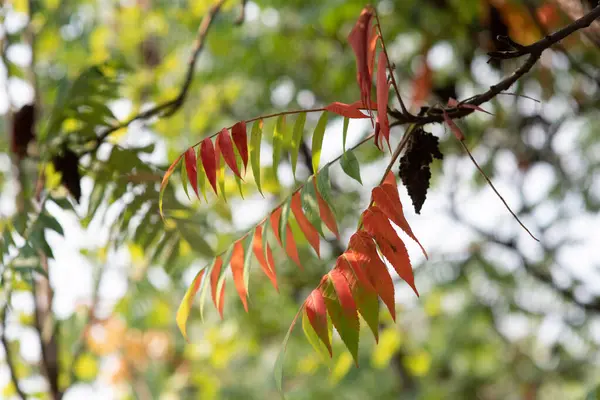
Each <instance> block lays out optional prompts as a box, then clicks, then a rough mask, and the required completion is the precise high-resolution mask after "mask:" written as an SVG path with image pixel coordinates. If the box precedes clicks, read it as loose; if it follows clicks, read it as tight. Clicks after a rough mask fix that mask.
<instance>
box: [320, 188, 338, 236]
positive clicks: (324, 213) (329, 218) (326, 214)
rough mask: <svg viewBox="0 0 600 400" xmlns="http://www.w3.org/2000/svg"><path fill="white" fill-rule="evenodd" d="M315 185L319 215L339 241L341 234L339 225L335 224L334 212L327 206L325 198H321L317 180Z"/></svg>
mask: <svg viewBox="0 0 600 400" xmlns="http://www.w3.org/2000/svg"><path fill="white" fill-rule="evenodd" d="M313 183H314V185H315V193H316V196H317V202H318V203H319V215H320V216H321V219H322V220H323V222H324V223H325V226H326V227H327V228H328V229H329V230H330V231H331V232H333V233H334V234H335V236H336V237H337V238H338V239H339V238H340V233H339V231H338V227H337V223H336V222H335V216H334V215H333V212H332V211H331V209H330V208H329V205H328V204H327V202H326V201H325V200H323V198H322V197H321V194H320V193H319V190H318V189H317V183H316V180H313Z"/></svg>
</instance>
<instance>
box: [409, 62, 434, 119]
mask: <svg viewBox="0 0 600 400" xmlns="http://www.w3.org/2000/svg"><path fill="white" fill-rule="evenodd" d="M431 81H432V73H431V69H430V68H429V65H428V64H427V55H426V54H425V55H424V56H423V63H422V64H421V67H420V68H419V71H418V72H417V75H416V76H415V79H414V80H413V95H412V105H413V107H414V108H419V107H421V105H423V103H424V102H425V101H426V100H427V98H428V97H429V94H430V93H431V86H432V84H431Z"/></svg>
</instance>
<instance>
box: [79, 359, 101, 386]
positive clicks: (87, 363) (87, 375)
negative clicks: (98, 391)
mask: <svg viewBox="0 0 600 400" xmlns="http://www.w3.org/2000/svg"><path fill="white" fill-rule="evenodd" d="M97 374H98V360H96V357H94V356H93V355H92V354H90V353H85V354H82V355H81V356H80V357H79V359H78V360H77V361H76V363H75V375H76V376H77V377H78V378H79V379H81V380H83V381H91V380H93V379H94V378H96V375H97Z"/></svg>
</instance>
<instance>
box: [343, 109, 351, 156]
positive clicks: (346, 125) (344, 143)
mask: <svg viewBox="0 0 600 400" xmlns="http://www.w3.org/2000/svg"><path fill="white" fill-rule="evenodd" d="M349 124H350V118H348V117H344V131H343V133H342V145H343V148H344V152H345V151H346V136H347V135H348V125H349Z"/></svg>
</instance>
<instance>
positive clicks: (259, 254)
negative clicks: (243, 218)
mask: <svg viewBox="0 0 600 400" xmlns="http://www.w3.org/2000/svg"><path fill="white" fill-rule="evenodd" d="M265 244H266V243H265ZM267 246H268V244H267ZM263 249H264V247H263V238H262V226H260V225H259V226H257V227H256V230H255V231H254V238H253V240H252V250H253V252H254V256H255V257H256V259H257V260H258V263H259V264H260V268H261V269H262V270H263V272H264V273H265V275H267V277H268V278H269V280H270V281H271V283H272V284H273V287H274V288H275V290H277V291H279V288H278V286H277V275H276V274H275V270H274V269H271V267H270V266H269V264H267V260H266V259H265V253H264V251H263ZM270 250H271V248H270V247H269V248H268V249H267V252H270Z"/></svg>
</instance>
